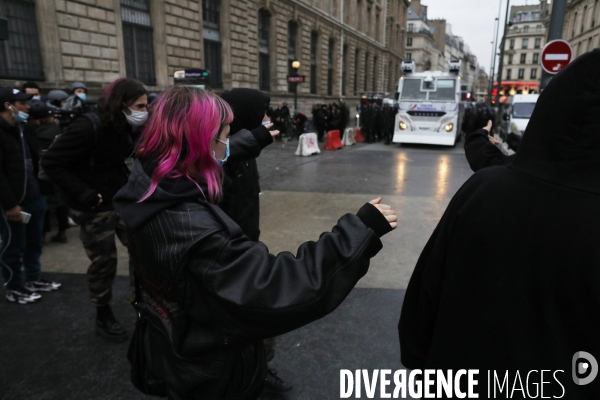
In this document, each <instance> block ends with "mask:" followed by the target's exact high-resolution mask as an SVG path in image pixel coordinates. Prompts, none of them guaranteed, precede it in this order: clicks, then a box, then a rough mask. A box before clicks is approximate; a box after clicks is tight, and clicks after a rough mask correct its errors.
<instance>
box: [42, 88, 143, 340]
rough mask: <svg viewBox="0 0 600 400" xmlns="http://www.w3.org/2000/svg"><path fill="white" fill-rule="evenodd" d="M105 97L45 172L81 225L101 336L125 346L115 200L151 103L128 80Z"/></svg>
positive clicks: (53, 149)
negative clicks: (116, 311)
mask: <svg viewBox="0 0 600 400" xmlns="http://www.w3.org/2000/svg"><path fill="white" fill-rule="evenodd" d="M105 97H106V99H105V102H104V107H103V108H102V111H101V113H100V115H97V114H95V113H89V114H84V115H83V116H81V117H79V118H78V119H76V120H75V121H73V123H72V124H71V125H69V127H68V129H67V130H66V131H65V132H64V133H63V134H62V135H60V136H58V137H57V138H56V140H55V141H54V143H53V144H52V146H50V148H49V149H48V150H47V151H46V153H45V154H44V157H42V168H43V170H44V171H45V172H46V174H47V175H48V177H49V178H50V180H51V181H52V182H53V183H54V184H56V186H58V187H59V188H60V189H61V190H62V192H61V194H63V195H64V197H63V198H64V200H65V201H66V202H67V204H68V205H69V206H70V207H71V208H72V209H73V210H75V214H76V216H77V219H78V220H79V221H78V222H79V225H80V235H79V237H80V239H81V241H82V242H83V247H84V248H85V251H86V254H87V256H88V258H89V259H90V261H91V262H92V263H91V264H90V266H89V268H88V271H87V273H88V285H89V290H90V298H91V301H92V304H94V305H95V306H96V331H97V332H98V333H99V334H101V335H102V336H104V337H105V338H107V339H111V340H115V341H122V340H126V339H127V332H126V330H125V328H124V327H123V325H121V324H120V323H119V322H118V321H117V320H116V319H115V317H114V315H113V313H112V310H111V308H110V300H111V298H112V284H113V281H114V278H115V276H116V273H117V246H116V243H115V236H116V237H117V238H118V239H119V240H120V242H121V243H122V244H126V242H127V232H126V230H125V226H124V225H123V222H122V221H121V220H120V219H119V216H118V215H117V213H116V212H115V209H114V207H113V205H112V201H111V200H112V198H113V196H114V195H115V193H117V191H118V190H119V189H120V188H121V187H123V186H124V185H125V184H126V183H127V177H128V176H129V169H128V168H127V165H126V164H125V160H126V159H127V157H129V156H130V155H131V154H132V153H133V149H134V144H133V143H134V139H133V137H132V136H133V135H134V131H133V128H134V127H138V126H141V125H143V124H144V123H145V121H146V119H147V118H148V111H147V109H146V106H147V104H148V100H147V95H146V89H145V88H144V86H143V84H142V83H140V82H138V81H136V80H133V79H127V78H123V79H119V80H117V81H115V82H114V83H113V84H112V85H110V86H109V87H108V88H107V90H106V94H105Z"/></svg>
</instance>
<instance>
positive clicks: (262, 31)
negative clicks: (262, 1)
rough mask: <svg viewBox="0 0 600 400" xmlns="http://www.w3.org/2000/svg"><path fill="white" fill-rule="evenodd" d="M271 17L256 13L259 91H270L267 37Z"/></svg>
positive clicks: (264, 12) (263, 12) (260, 12)
mask: <svg viewBox="0 0 600 400" xmlns="http://www.w3.org/2000/svg"><path fill="white" fill-rule="evenodd" d="M270 27H271V15H270V14H269V13H268V12H267V11H265V10H260V11H259V12H258V81H259V88H260V90H271V68H270V63H271V58H270V56H269V37H270Z"/></svg>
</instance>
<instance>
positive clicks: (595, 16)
mask: <svg viewBox="0 0 600 400" xmlns="http://www.w3.org/2000/svg"><path fill="white" fill-rule="evenodd" d="M563 38H564V39H565V40H567V41H568V42H569V44H570V45H571V47H572V48H573V58H576V57H579V56H580V55H582V54H583V53H586V52H588V51H592V50H593V49H595V48H598V47H600V1H599V0H570V1H569V2H568V3H567V12H566V15H565V22H564V26H563Z"/></svg>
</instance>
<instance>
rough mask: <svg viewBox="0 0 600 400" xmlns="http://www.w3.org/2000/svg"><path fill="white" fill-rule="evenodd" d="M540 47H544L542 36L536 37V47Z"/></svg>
mask: <svg viewBox="0 0 600 400" xmlns="http://www.w3.org/2000/svg"><path fill="white" fill-rule="evenodd" d="M540 47H542V38H537V39H535V43H534V48H535V49H539V48H540Z"/></svg>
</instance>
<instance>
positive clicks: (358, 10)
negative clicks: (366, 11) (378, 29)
mask: <svg viewBox="0 0 600 400" xmlns="http://www.w3.org/2000/svg"><path fill="white" fill-rule="evenodd" d="M361 8H362V1H360V0H356V14H357V20H356V29H357V30H358V31H359V32H362V25H363V22H362V20H363V17H362V10H361Z"/></svg>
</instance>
